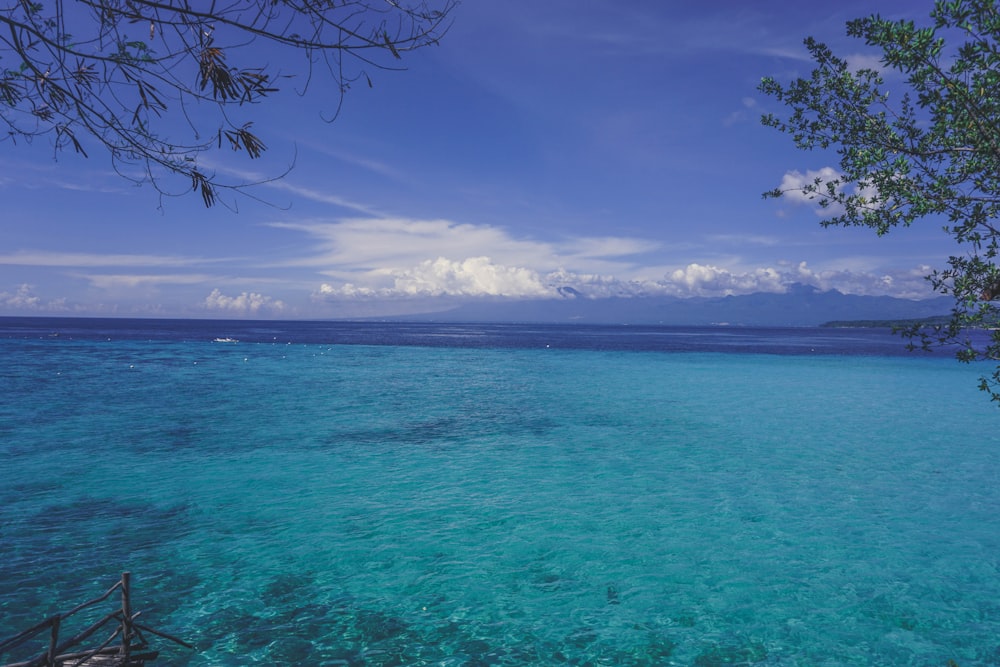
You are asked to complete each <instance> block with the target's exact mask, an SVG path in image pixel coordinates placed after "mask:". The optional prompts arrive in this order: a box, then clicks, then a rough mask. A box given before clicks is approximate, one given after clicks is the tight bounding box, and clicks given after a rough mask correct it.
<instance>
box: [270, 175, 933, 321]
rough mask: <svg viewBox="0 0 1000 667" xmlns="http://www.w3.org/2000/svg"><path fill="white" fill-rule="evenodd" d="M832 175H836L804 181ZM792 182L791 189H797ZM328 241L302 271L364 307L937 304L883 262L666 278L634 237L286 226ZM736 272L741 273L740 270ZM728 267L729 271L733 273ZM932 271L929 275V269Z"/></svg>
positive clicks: (718, 270) (322, 293) (743, 240)
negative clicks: (472, 302)
mask: <svg viewBox="0 0 1000 667" xmlns="http://www.w3.org/2000/svg"><path fill="white" fill-rule="evenodd" d="M817 173H820V174H823V175H826V176H830V175H832V174H834V173H835V172H833V171H832V170H829V171H825V172H809V173H807V174H800V175H799V176H798V178H800V179H809V178H814V177H815V176H814V174H817ZM791 179H792V177H791V176H789V180H788V181H786V182H787V183H792V181H791ZM278 226H281V227H284V228H288V229H295V230H300V231H305V232H306V233H308V234H310V235H312V236H314V237H317V238H319V239H320V246H321V248H320V252H319V253H318V254H315V255H313V256H310V257H306V258H304V259H302V260H299V261H296V262H294V264H295V265H299V266H307V267H310V268H314V269H318V272H319V273H320V274H322V275H323V276H325V277H326V279H325V280H323V281H322V283H321V284H320V285H319V286H318V287H317V288H316V289H315V290H314V291H313V293H312V296H313V299H315V300H318V301H331V302H336V301H343V300H351V301H365V300H377V299H412V298H418V297H431V298H438V297H459V298H481V297H489V298H493V297H503V298H558V297H559V295H560V291H559V290H560V288H563V287H572V288H573V289H575V290H577V291H578V292H579V293H580V294H581V295H582V296H583V297H584V298H605V297H632V296H648V295H673V296H679V297H687V296H722V295H729V294H749V293H753V292H783V291H785V290H786V289H787V287H788V285H790V284H792V283H805V284H809V285H813V286H815V287H817V288H818V289H822V290H828V289H837V290H840V291H842V292H846V293H853V294H892V295H894V296H902V297H908V298H926V297H929V296H931V295H932V294H931V292H930V290H929V288H928V287H927V285H926V283H925V281H923V279H922V276H923V275H925V273H926V271H923V269H921V270H920V271H895V272H884V271H883V272H878V271H877V270H875V269H874V267H875V266H877V265H878V263H877V262H870V261H866V262H861V263H859V262H856V261H855V262H851V258H846V259H844V261H843V262H840V263H839V266H838V267H837V269H836V270H824V271H817V270H813V269H811V268H810V267H808V266H807V265H806V264H805V263H804V262H802V263H799V264H793V263H785V262H782V263H779V264H777V265H767V264H763V263H761V264H758V265H754V264H753V263H751V264H747V263H746V262H745V261H744V260H742V259H740V258H733V259H732V262H728V261H727V262H725V263H707V262H691V263H687V264H685V265H680V266H677V265H661V266H660V267H659V269H658V270H656V269H654V268H652V266H651V265H650V264H649V263H648V262H640V261H638V260H639V257H640V256H642V255H644V254H647V253H651V252H652V251H653V250H656V249H657V248H658V247H659V244H658V243H657V242H653V241H648V240H644V239H635V238H628V237H583V238H576V239H565V240H562V241H551V242H549V241H537V240H533V239H519V238H514V237H513V236H511V235H510V234H509V233H508V232H507V231H506V230H504V229H502V228H499V227H491V226H481V225H470V224H458V223H453V222H449V221H445V220H432V221H426V220H424V221H421V220H407V219H381V220H344V221H340V222H335V223H327V222H321V223H305V224H298V225H292V224H283V225H278ZM706 241H708V242H709V243H710V244H711V245H712V246H713V247H715V246H718V244H719V242H720V241H728V242H731V243H737V242H738V243H739V244H740V245H746V244H753V245H759V246H769V245H773V244H774V243H775V240H774V239H772V238H770V237H765V236H752V235H749V236H746V237H727V236H719V235H716V236H713V237H707V238H706ZM734 265H738V266H741V267H742V268H740V269H734V268H732V267H733V266H734ZM727 267H728V268H727ZM924 268H926V267H924Z"/></svg>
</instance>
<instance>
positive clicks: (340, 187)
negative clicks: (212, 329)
mask: <svg viewBox="0 0 1000 667" xmlns="http://www.w3.org/2000/svg"><path fill="white" fill-rule="evenodd" d="M931 5H932V3H931V2H930V0H920V1H919V2H914V1H913V0H867V1H863V2H859V1H856V0H843V1H841V2H837V3H819V4H817V3H792V2H787V1H786V0H753V1H748V0H707V1H705V2H688V1H687V0H684V1H681V0H629V1H628V2H622V1H621V0H585V1H582V2H581V1H580V0H544V1H539V0H503V1H502V2H497V1H496V0H464V2H463V3H462V4H461V5H459V6H458V8H457V9H456V10H455V11H454V13H453V15H452V19H453V22H452V25H451V27H450V29H449V31H448V33H447V34H446V35H445V36H444V38H443V39H442V40H441V42H440V44H439V45H437V46H433V47H429V48H426V49H423V50H420V51H416V52H412V53H409V54H406V55H405V57H404V59H403V60H402V65H403V66H404V67H405V71H381V70H373V69H371V68H369V69H368V70H367V73H368V74H369V76H370V77H371V79H372V86H371V87H368V85H367V84H356V85H354V86H353V87H352V89H351V90H350V91H349V92H348V94H347V95H346V97H345V99H344V100H343V106H342V108H341V110H340V113H339V116H338V117H337V118H336V119H335V120H334V121H333V122H327V119H328V117H329V115H330V113H331V112H332V111H333V110H334V109H335V108H336V105H337V98H336V96H335V95H333V94H331V93H329V91H328V90H324V87H323V84H322V82H313V84H312V85H311V87H310V89H309V90H308V91H307V92H306V94H305V95H303V96H299V95H296V94H295V92H294V90H293V88H294V85H292V84H289V85H288V86H286V87H285V88H284V89H283V90H282V91H281V92H280V93H279V94H277V95H276V96H274V97H273V98H272V99H269V100H268V101H267V102H266V104H262V105H257V106H249V107H247V108H246V109H242V108H241V109H240V113H242V114H245V118H246V119H247V120H252V121H253V122H254V129H255V131H256V132H257V133H258V134H259V135H260V136H261V137H262V139H263V140H264V142H265V144H266V145H267V146H268V151H267V153H266V155H265V157H264V158H262V159H261V160H256V161H249V160H247V159H246V157H245V155H234V154H228V153H218V154H216V153H213V154H212V155H208V156H206V161H207V162H206V163H207V164H208V165H210V166H211V167H212V168H213V169H215V170H216V173H219V174H220V175H223V176H225V177H228V178H236V179H239V178H246V179H250V180H261V179H268V178H272V177H274V176H279V175H281V174H284V173H285V172H286V171H287V172H288V173H287V174H285V175H284V176H283V177H282V178H280V179H277V180H273V181H268V182H266V183H262V184H260V185H257V186H255V187H254V188H253V189H252V190H250V193H251V194H252V196H251V197H247V196H239V195H237V196H228V198H227V203H228V204H229V205H228V206H216V207H214V208H212V209H206V208H205V207H204V205H203V204H202V202H201V199H200V197H198V196H197V195H193V196H185V197H167V198H162V197H160V196H159V195H158V194H157V192H156V190H154V189H153V188H151V187H149V186H144V187H136V186H134V185H133V184H132V183H130V182H129V181H127V180H124V179H122V178H121V177H120V176H118V175H117V174H116V173H115V172H114V170H113V169H112V165H111V162H110V159H109V158H107V156H106V155H105V154H103V153H101V152H100V151H99V150H96V149H92V150H90V151H89V157H87V158H83V157H81V156H77V155H74V154H71V153H60V154H58V155H55V154H54V152H53V150H52V147H51V142H49V141H48V140H45V139H42V140H38V141H36V142H34V143H32V144H25V143H24V142H19V143H18V144H17V145H13V144H12V143H10V142H5V143H3V144H2V150H0V198H2V200H0V201H2V203H0V315H36V316H37V315H52V316H67V315H80V316H133V317H197V318H202V317H204V318H209V317H213V318H256V319H270V318H278V319H314V318H351V317H378V316H391V315H400V314H410V313H417V312H431V311H436V310H442V309H445V308H448V307H451V306H454V305H458V304H460V303H463V302H466V301H469V300H487V301H500V300H506V299H528V298H530V299H557V298H565V297H564V296H561V293H560V291H559V288H560V287H567V286H568V287H572V288H574V289H575V290H576V291H577V292H578V293H579V294H580V295H581V296H578V297H576V298H602V297H611V296H614V297H631V298H640V297H642V296H649V295H661V294H662V295H672V296H681V297H690V296H718V295H727V294H747V293H752V292H782V291H784V290H786V289H787V288H788V286H789V285H791V284H793V283H803V284H808V285H812V286H815V287H817V288H819V289H822V290H827V289H837V290H840V291H841V292H845V293H851V294H869V295H881V294H886V295H891V296H897V297H902V298H909V299H920V298H928V297H931V296H933V294H932V292H931V291H930V288H929V286H928V285H927V283H926V281H925V280H924V279H923V276H924V275H926V274H927V273H929V271H930V268H931V267H941V266H943V265H944V264H945V261H946V260H947V257H948V254H949V251H950V250H951V248H950V247H949V244H948V242H947V241H948V238H947V237H946V236H945V234H944V232H943V231H941V226H940V225H938V224H934V223H932V222H927V223H922V224H918V225H915V226H913V227H911V228H908V229H902V230H895V231H893V232H891V233H890V234H889V235H887V236H885V237H882V238H878V237H876V236H875V234H874V233H873V232H872V231H870V230H867V229H841V228H823V227H821V226H820V224H819V222H820V220H821V219H822V218H821V217H820V215H818V212H817V211H816V210H815V208H814V207H813V206H812V205H811V204H810V203H809V202H805V201H801V200H796V198H794V197H785V198H783V199H781V200H777V201H775V200H764V199H763V198H762V196H761V193H763V192H764V191H766V190H770V189H772V188H774V187H776V186H778V185H780V184H782V183H786V184H789V183H794V182H796V180H797V179H802V178H806V177H808V178H811V177H812V175H813V174H815V173H820V172H821V171H822V170H823V169H829V168H831V167H836V160H835V156H834V155H831V154H824V153H821V152H811V153H807V152H801V151H798V150H796V149H795V148H794V146H793V145H792V143H791V140H790V139H789V138H788V137H787V136H786V135H782V134H780V133H778V132H777V131H775V130H773V129H769V128H765V127H763V126H761V124H760V116H761V114H762V113H766V112H769V111H775V112H778V111H780V108H779V107H778V106H777V105H776V103H775V102H774V101H773V100H770V99H768V98H766V97H764V96H763V95H762V94H760V93H759V92H758V91H757V86H758V84H759V82H760V79H761V77H763V76H773V77H775V78H776V79H778V80H779V81H782V82H788V81H790V80H792V79H793V78H795V77H798V76H805V75H807V74H808V73H809V71H811V66H810V62H809V61H808V58H807V54H806V51H805V48H804V46H803V45H802V40H803V38H805V37H806V36H810V35H811V36H813V37H816V38H817V39H819V40H820V41H823V42H826V43H827V44H829V45H830V46H831V47H833V48H834V50H835V52H837V53H838V54H839V55H842V56H845V57H847V58H848V59H849V60H852V61H853V62H857V63H864V64H873V63H875V62H876V61H875V60H873V57H874V54H873V53H872V52H871V51H870V50H866V47H865V46H864V44H863V43H860V42H858V41H856V40H852V39H849V38H847V37H846V35H845V28H844V26H845V23H846V21H847V20H849V19H851V18H857V17H861V16H867V15H870V14H871V13H873V12H878V13H880V14H882V15H883V16H887V17H893V18H896V17H909V18H914V19H917V20H920V19H923V18H925V17H926V16H927V14H928V13H929V11H930V9H931ZM261 55H262V56H264V57H266V56H268V54H267V53H266V52H265V53H261ZM289 167H291V169H290V170H289Z"/></svg>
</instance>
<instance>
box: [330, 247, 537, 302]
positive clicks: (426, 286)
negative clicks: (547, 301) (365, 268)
mask: <svg viewBox="0 0 1000 667" xmlns="http://www.w3.org/2000/svg"><path fill="white" fill-rule="evenodd" d="M383 273H384V274H386V275H389V276H391V279H392V287H389V288H382V289H372V288H364V287H358V286H356V285H354V284H351V283H347V284H345V285H344V286H343V287H341V288H335V287H333V286H331V285H329V284H326V283H324V284H323V285H321V286H320V289H319V293H318V295H317V296H321V297H327V296H335V297H336V296H339V297H369V296H377V295H382V296H444V295H449V296H503V297H514V298H521V297H549V296H555V292H554V291H553V290H552V289H550V288H548V287H546V286H545V285H544V284H543V283H542V281H541V280H540V278H539V276H538V274H537V273H536V272H535V271H532V270H531V269H527V268H523V267H509V266H504V265H501V264H496V263H494V262H493V261H492V260H491V259H490V258H489V257H470V258H468V259H465V260H462V261H453V260H449V259H445V258H444V257H438V258H437V259H435V260H426V261H424V262H421V263H420V264H419V265H417V266H415V267H413V268H410V269H405V270H402V271H391V270H387V271H384V272H383Z"/></svg>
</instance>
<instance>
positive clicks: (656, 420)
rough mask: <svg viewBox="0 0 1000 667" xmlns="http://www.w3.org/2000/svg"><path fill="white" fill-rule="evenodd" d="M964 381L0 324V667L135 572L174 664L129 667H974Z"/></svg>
mask: <svg viewBox="0 0 1000 667" xmlns="http://www.w3.org/2000/svg"><path fill="white" fill-rule="evenodd" d="M216 338H232V339H236V340H238V342H213V341H214V339H216ZM982 372H984V369H983V368H977V367H975V366H967V365H961V364H958V363H957V362H955V361H953V360H951V359H949V358H946V356H945V355H944V354H938V355H926V354H913V353H906V352H905V350H903V342H902V341H901V340H900V339H899V338H897V337H894V336H892V335H890V334H889V333H888V332H886V331H878V330H862V329H855V330H842V329H770V330H762V329H736V328H732V329H729V328H662V327H603V326H579V327H567V326H556V325H552V326H549V325H542V326H539V325H479V324H476V325H456V324H396V323H319V322H295V323H275V322H209V321H155V320H82V319H81V320H51V319H30V318H23V319H14V318H10V319H0V383H2V386H0V389H2V390H3V394H2V395H3V397H4V398H3V400H2V402H0V639H2V638H3V637H5V636H7V635H10V634H13V633H14V632H16V631H18V630H20V629H22V628H23V627H26V626H28V625H31V624H33V623H35V622H37V621H38V620H41V619H42V618H44V617H46V616H47V615H48V614H51V613H54V612H56V611H59V610H66V609H67V608H69V607H72V606H73V605H74V604H76V603H77V602H79V601H82V600H84V599H87V598H90V597H93V596H94V595H95V594H98V593H101V592H103V591H104V590H105V589H106V588H107V587H108V586H110V585H111V584H112V583H113V582H114V581H115V579H116V578H117V575H118V573H119V572H121V571H123V570H130V571H132V572H133V573H134V577H135V589H136V591H135V603H134V604H135V606H136V607H137V608H139V609H143V610H144V613H143V618H144V619H145V622H146V623H147V624H150V625H152V626H153V627H157V628H160V629H162V630H164V631H167V632H170V633H171V634H175V635H178V636H181V637H183V638H185V639H187V640H189V641H191V642H193V643H194V644H196V646H197V649H196V650H194V651H189V650H186V649H179V648H174V647H171V646H170V645H169V644H159V646H160V648H162V649H163V650H164V656H163V658H162V659H161V660H160V661H159V662H158V663H157V664H178V665H182V664H190V665H246V664H268V665H274V664H288V665H299V664H301V665H318V664H328V665H345V664H346V665H484V664H509V665H524V664H539V665H549V664H552V665H657V664H676V665H702V666H704V665H725V664H761V665H945V664H946V663H947V661H948V660H954V661H955V662H956V663H957V664H959V665H962V666H963V667H965V666H967V665H990V664H998V663H1000V571H998V567H1000V556H998V554H1000V511H998V510H1000V485H998V481H1000V463H998V461H1000V457H998V452H1000V436H998V435H997V434H996V429H995V428H994V425H995V423H996V422H995V420H996V419H997V417H998V416H1000V414H998V413H997V409H996V408H995V407H993V406H992V405H991V404H990V403H989V401H988V400H987V398H986V396H985V395H983V394H981V393H980V392H978V391H977V390H976V378H977V376H978V375H979V374H980V373H982ZM22 657H24V656H22V655H17V656H9V658H10V659H11V660H13V659H20V658H22ZM7 658H8V656H0V662H3V661H4V660H5V659H7Z"/></svg>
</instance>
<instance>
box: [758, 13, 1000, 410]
mask: <svg viewBox="0 0 1000 667" xmlns="http://www.w3.org/2000/svg"><path fill="white" fill-rule="evenodd" d="M847 33H848V35H850V36H852V37H855V38H858V39H861V40H864V42H865V44H867V45H868V46H871V47H876V48H877V49H879V50H880V51H881V67H880V68H879V69H878V70H876V69H869V68H862V69H856V70H855V69H852V68H851V67H850V66H849V64H848V62H847V61H846V60H845V59H843V58H839V57H837V56H835V55H834V54H833V52H832V51H831V49H829V48H828V47H827V46H825V45H824V44H821V43H819V42H817V41H815V40H813V39H811V38H810V39H807V40H806V41H805V44H806V48H807V49H808V50H809V53H810V55H811V57H812V60H813V61H814V64H815V69H814V70H813V72H812V74H811V75H810V76H809V77H808V78H800V79H797V80H795V81H792V82H791V83H790V84H788V85H787V86H785V85H781V84H779V83H778V82H776V81H775V80H774V79H772V78H765V79H763V81H762V82H761V85H760V90H761V91H762V92H764V93H766V94H768V95H770V96H771V97H773V98H774V99H776V100H777V101H778V102H780V103H782V104H783V105H784V107H785V112H786V113H784V114H783V115H781V116H779V115H775V114H769V115H765V116H764V117H763V119H762V122H763V124H764V125H766V126H769V127H773V128H776V129H778V130H780V131H781V132H784V133H786V134H788V135H790V136H791V138H792V140H793V141H794V143H795V145H796V146H797V147H799V148H801V149H804V150H814V149H830V150H834V151H836V154H837V155H838V156H839V163H840V169H839V176H838V177H837V178H834V179H830V180H822V179H817V180H815V181H813V182H811V183H809V184H807V185H805V186H804V187H803V188H802V189H801V191H802V193H803V194H805V195H806V196H808V197H810V198H813V199H814V200H815V201H816V202H817V203H818V204H819V205H820V206H821V207H823V208H824V209H825V212H826V214H827V216H828V217H827V218H826V219H825V220H824V222H823V224H824V225H841V226H862V227H870V228H871V229H873V230H875V232H876V233H877V234H878V235H884V234H886V233H888V232H889V231H890V230H892V229H893V228H895V227H899V226H909V225H911V224H913V223H914V222H916V221H918V220H921V219H924V218H927V219H929V220H930V221H932V222H933V221H937V222H938V224H944V230H945V231H946V232H947V233H948V234H949V235H950V236H951V237H952V239H953V240H954V242H955V243H956V244H957V246H958V248H957V250H955V251H954V254H953V255H952V256H951V257H949V258H948V260H947V266H946V267H944V266H942V267H941V268H939V269H937V270H934V271H933V272H932V273H931V274H930V275H929V276H927V278H928V280H929V281H930V283H931V285H932V286H933V288H934V290H935V291H937V292H940V293H942V294H950V295H952V296H953V297H954V300H955V305H954V308H953V311H952V315H951V318H950V320H949V322H947V323H946V324H942V325H938V326H934V327H924V326H915V327H910V328H908V329H905V330H904V331H903V333H904V335H906V336H908V337H909V339H910V346H911V347H918V346H919V347H923V348H929V347H931V346H933V345H957V346H958V347H957V349H958V352H957V356H958V358H959V359H961V360H963V361H967V362H968V361H974V360H979V359H989V360H997V359H1000V330H998V329H997V328H996V327H997V325H998V321H1000V317H998V315H1000V313H998V307H997V302H996V301H995V299H997V298H998V297H1000V267H998V258H997V255H998V252H1000V221H998V214H1000V10H998V8H997V6H996V2H995V0H954V1H938V2H937V3H936V4H935V6H934V9H933V11H932V12H931V14H930V22H929V23H928V25H924V26H917V25H916V24H915V23H914V22H912V21H892V20H888V19H884V18H881V17H880V16H878V15H874V16H870V17H868V18H862V19H857V20H854V21H851V22H849V23H848V24H847ZM782 194H784V192H783V191H782V190H781V189H780V188H779V189H776V190H773V191H771V192H768V193H765V197H780V196H782ZM986 331H988V332H989V333H985V332H986ZM980 387H981V388H982V389H984V390H986V391H989V392H990V394H991V395H992V398H993V400H994V401H1000V368H998V369H997V370H995V371H993V373H992V375H990V376H988V377H983V378H982V379H981V384H980Z"/></svg>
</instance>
